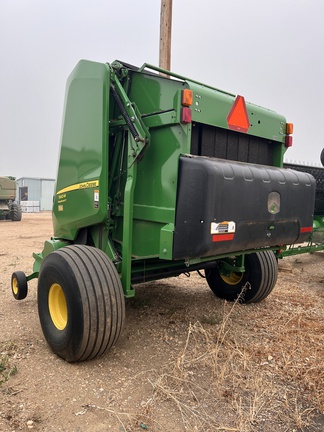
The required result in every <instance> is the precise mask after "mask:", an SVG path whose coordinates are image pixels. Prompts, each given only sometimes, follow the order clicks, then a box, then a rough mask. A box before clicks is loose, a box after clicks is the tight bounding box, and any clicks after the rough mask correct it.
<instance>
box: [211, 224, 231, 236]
mask: <svg viewBox="0 0 324 432" xmlns="http://www.w3.org/2000/svg"><path fill="white" fill-rule="evenodd" d="M235 227H236V225H235V222H233V221H223V222H218V223H217V222H212V223H211V225H210V234H228V233H235Z"/></svg>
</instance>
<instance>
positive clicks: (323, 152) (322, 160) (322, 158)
mask: <svg viewBox="0 0 324 432" xmlns="http://www.w3.org/2000/svg"><path fill="white" fill-rule="evenodd" d="M320 159H321V163H322V165H323V166H324V148H323V150H322V152H321V157H320Z"/></svg>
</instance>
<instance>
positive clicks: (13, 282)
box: [11, 277, 19, 295]
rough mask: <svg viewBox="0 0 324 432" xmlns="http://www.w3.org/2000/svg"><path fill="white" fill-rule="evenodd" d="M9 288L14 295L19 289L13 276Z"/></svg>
mask: <svg viewBox="0 0 324 432" xmlns="http://www.w3.org/2000/svg"><path fill="white" fill-rule="evenodd" d="M11 288H12V291H13V293H14V294H15V295H17V294H18V291H19V285H18V281H17V278H15V277H14V278H13V279H12V285H11Z"/></svg>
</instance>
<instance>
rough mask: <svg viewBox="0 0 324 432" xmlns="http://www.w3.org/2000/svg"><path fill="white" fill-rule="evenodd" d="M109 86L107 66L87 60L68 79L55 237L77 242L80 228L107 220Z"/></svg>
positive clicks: (55, 202) (55, 210)
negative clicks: (76, 238)
mask: <svg viewBox="0 0 324 432" xmlns="http://www.w3.org/2000/svg"><path fill="white" fill-rule="evenodd" d="M109 81H110V74H109V70H108V67H107V65H105V64H101V63H95V62H89V61H85V60H81V61H80V62H79V63H78V64H77V66H76V67H75V69H74V70H73V72H72V74H71V75H70V77H69V79H68V82H67V88H66V96H65V107H64V115H63V126H62V136H61V149H60V159H59V166H58V173H57V184H56V194H55V197H54V204H53V225H54V235H55V237H59V238H65V239H69V240H74V239H75V237H76V235H77V233H78V230H79V229H80V228H82V227H86V226H90V225H95V224H98V223H101V222H103V221H104V220H105V219H106V218H107V205H108V184H107V182H108V181H107V178H108V162H107V160H108V156H107V155H108V110H109Z"/></svg>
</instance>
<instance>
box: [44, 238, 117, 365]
mask: <svg viewBox="0 0 324 432" xmlns="http://www.w3.org/2000/svg"><path fill="white" fill-rule="evenodd" d="M55 293H57V295H55ZM52 298H54V300H52ZM58 304H59V306H57V305H58ZM51 308H52V310H51ZM61 311H62V312H61ZM51 313H52V315H51ZM38 314H39V319H40V323H41V326H42V330H43V333H44V336H45V339H46V340H47V342H48V344H49V345H50V347H51V348H52V350H53V351H54V353H56V354H57V355H58V356H60V357H62V358H63V359H65V360H66V361H68V362H77V361H84V360H90V359H93V358H95V357H99V356H100V355H102V354H103V353H104V352H106V351H107V350H108V349H109V348H110V347H111V346H112V345H114V344H115V343H116V342H117V340H118V338H119V336H120V334H121V332H122V328H123V325H124V320H125V299H124V293H123V288H122V285H121V281H120V278H119V275H118V273H117V270H116V268H115V266H114V264H113V263H112V261H111V260H110V259H109V258H108V257H107V255H106V254H105V253H104V252H102V251H101V250H99V249H96V248H94V247H90V246H84V245H72V246H67V247H64V248H61V249H59V250H57V251H55V252H52V253H50V254H49V255H48V256H47V257H46V258H45V259H44V261H43V263H42V265H41V269H40V273H39V278H38ZM52 317H53V318H52ZM57 317H58V319H57ZM53 319H54V321H55V320H56V323H54V321H53Z"/></svg>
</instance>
